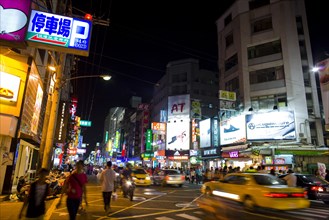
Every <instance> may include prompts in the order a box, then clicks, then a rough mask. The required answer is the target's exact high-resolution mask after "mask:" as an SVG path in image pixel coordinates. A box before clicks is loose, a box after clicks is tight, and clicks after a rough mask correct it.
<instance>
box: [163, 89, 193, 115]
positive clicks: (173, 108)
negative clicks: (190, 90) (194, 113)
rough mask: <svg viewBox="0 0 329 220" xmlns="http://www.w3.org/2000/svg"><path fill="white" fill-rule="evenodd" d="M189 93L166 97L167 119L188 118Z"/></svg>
mask: <svg viewBox="0 0 329 220" xmlns="http://www.w3.org/2000/svg"><path fill="white" fill-rule="evenodd" d="M190 109H191V108H190V95H189V94H188V95H177V96H169V97H168V120H171V119H177V118H186V119H189V118H190Z"/></svg>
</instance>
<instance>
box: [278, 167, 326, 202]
mask: <svg viewBox="0 0 329 220" xmlns="http://www.w3.org/2000/svg"><path fill="white" fill-rule="evenodd" d="M286 175H287V174H283V175H281V176H279V178H280V179H281V178H283V177H285V176H286ZM294 175H295V176H296V177H297V186H298V187H303V188H304V189H305V190H306V191H307V197H308V199H311V200H320V201H323V203H325V204H329V183H328V182H326V181H325V180H323V179H321V178H319V177H317V176H315V175H313V174H301V173H294Z"/></svg>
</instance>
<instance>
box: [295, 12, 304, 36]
mask: <svg viewBox="0 0 329 220" xmlns="http://www.w3.org/2000/svg"><path fill="white" fill-rule="evenodd" d="M296 26H297V32H298V35H304V27H303V20H302V17H301V16H297V17H296Z"/></svg>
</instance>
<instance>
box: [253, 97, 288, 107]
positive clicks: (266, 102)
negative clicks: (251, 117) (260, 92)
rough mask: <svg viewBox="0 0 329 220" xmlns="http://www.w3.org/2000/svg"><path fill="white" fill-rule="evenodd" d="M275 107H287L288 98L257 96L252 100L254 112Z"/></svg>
mask: <svg viewBox="0 0 329 220" xmlns="http://www.w3.org/2000/svg"><path fill="white" fill-rule="evenodd" d="M274 106H277V107H286V106H287V96H286V95H285V94H278V95H267V96H257V97H252V98H251V107H252V108H253V109H254V110H260V109H273V107H274Z"/></svg>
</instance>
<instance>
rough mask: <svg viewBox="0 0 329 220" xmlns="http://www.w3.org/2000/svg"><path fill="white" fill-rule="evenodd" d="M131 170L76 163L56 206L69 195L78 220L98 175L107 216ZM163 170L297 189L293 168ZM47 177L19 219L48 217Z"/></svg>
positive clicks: (42, 174)
mask: <svg viewBox="0 0 329 220" xmlns="http://www.w3.org/2000/svg"><path fill="white" fill-rule="evenodd" d="M91 168H93V169H91ZM139 168H144V169H145V170H146V171H147V172H148V173H149V175H150V176H152V175H153V173H154V172H156V171H157V169H160V168H159V167H155V168H152V167H147V166H144V167H143V166H140V167H139ZM132 169H133V166H132V165H131V164H129V163H128V164H126V166H125V168H122V167H118V166H116V165H115V166H112V162H111V161H108V162H107V163H106V167H104V168H102V167H97V169H96V172H95V169H94V167H92V166H85V165H84V162H83V161H78V162H76V164H75V169H73V166H72V171H71V174H70V175H69V176H68V177H67V179H66V181H65V184H64V186H63V190H62V194H61V197H60V200H59V203H58V204H57V207H59V206H60V204H61V202H62V198H63V195H64V194H66V196H67V199H66V207H67V210H68V212H69V217H70V220H75V219H76V215H77V213H78V210H79V208H81V206H82V202H83V201H84V202H85V204H86V205H88V200H87V189H86V184H87V182H88V178H87V174H88V175H97V178H98V180H99V183H100V185H101V188H102V197H103V203H104V210H105V212H106V213H107V214H108V213H109V211H110V210H111V198H113V195H114V194H116V190H117V189H118V186H120V185H121V184H122V181H123V180H125V179H127V180H128V179H131V174H132ZM164 169H177V170H179V171H180V172H181V173H183V174H185V180H186V181H187V182H189V183H191V184H194V183H195V184H203V183H205V182H208V181H213V180H220V179H222V178H223V177H224V176H225V175H226V174H228V173H239V172H259V173H267V174H271V175H273V176H280V175H283V174H285V173H286V174H287V175H286V176H285V177H283V179H284V180H286V182H287V185H288V186H291V187H295V186H296V181H297V179H296V176H295V175H293V173H294V171H293V170H292V169H288V170H286V171H283V170H279V171H278V172H276V171H275V170H274V169H271V170H267V169H265V166H258V167H257V168H254V167H253V166H251V167H249V168H247V169H243V171H241V169H240V167H234V168H233V167H232V166H224V167H222V168H213V167H210V169H209V168H206V169H202V167H201V166H198V167H191V168H187V169H182V168H178V167H177V168H174V167H164ZM48 174H49V170H47V169H44V168H42V169H40V170H39V172H38V178H37V180H36V181H35V182H33V183H32V184H31V188H30V191H29V195H28V196H27V197H26V199H25V201H24V203H23V206H22V208H21V211H20V212H19V218H21V217H22V216H23V211H24V210H25V209H26V208H27V210H26V212H25V213H26V217H27V218H35V219H43V216H44V214H45V200H46V197H47V195H48V191H49V186H48V184H47V183H46V181H45V180H46V177H47V175H48ZM118 177H119V178H118ZM325 180H326V181H328V182H329V171H328V170H326V176H325Z"/></svg>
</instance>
